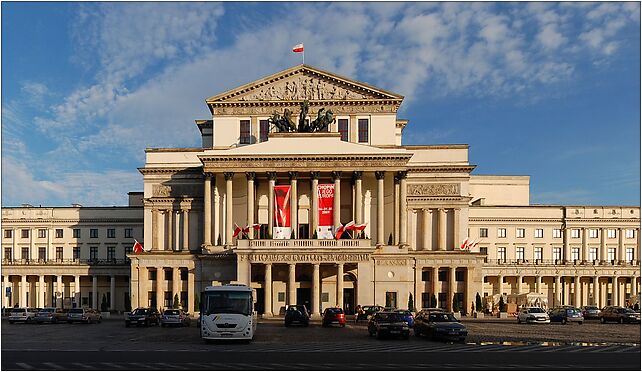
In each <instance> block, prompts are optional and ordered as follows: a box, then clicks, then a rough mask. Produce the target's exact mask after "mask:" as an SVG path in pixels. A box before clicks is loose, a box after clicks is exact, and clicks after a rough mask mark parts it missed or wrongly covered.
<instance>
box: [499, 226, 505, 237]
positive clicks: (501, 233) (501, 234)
mask: <svg viewBox="0 0 642 372" xmlns="http://www.w3.org/2000/svg"><path fill="white" fill-rule="evenodd" d="M497 237H498V238H505V237H506V229H504V228H500V229H497Z"/></svg>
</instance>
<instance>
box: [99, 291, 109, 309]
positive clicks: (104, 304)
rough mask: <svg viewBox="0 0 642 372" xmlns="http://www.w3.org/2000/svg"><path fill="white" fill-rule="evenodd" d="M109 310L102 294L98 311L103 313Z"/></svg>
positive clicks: (105, 296)
mask: <svg viewBox="0 0 642 372" xmlns="http://www.w3.org/2000/svg"><path fill="white" fill-rule="evenodd" d="M108 309H109V305H107V295H106V294H104V293H103V300H102V302H101V303H100V311H102V312H105V311H107V310H108Z"/></svg>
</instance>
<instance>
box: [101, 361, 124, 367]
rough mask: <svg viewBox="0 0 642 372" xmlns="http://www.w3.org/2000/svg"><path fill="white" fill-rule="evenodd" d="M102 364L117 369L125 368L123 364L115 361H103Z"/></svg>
mask: <svg viewBox="0 0 642 372" xmlns="http://www.w3.org/2000/svg"><path fill="white" fill-rule="evenodd" d="M101 364H104V365H106V366H108V367H111V368H115V369H124V368H123V367H122V366H119V365H118V364H115V363H107V362H101Z"/></svg>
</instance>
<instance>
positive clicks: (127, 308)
mask: <svg viewBox="0 0 642 372" xmlns="http://www.w3.org/2000/svg"><path fill="white" fill-rule="evenodd" d="M125 311H132V299H131V298H129V296H125Z"/></svg>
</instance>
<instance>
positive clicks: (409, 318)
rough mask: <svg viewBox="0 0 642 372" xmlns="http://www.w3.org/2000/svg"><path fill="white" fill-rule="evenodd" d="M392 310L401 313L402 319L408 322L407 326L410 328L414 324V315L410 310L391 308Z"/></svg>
mask: <svg viewBox="0 0 642 372" xmlns="http://www.w3.org/2000/svg"><path fill="white" fill-rule="evenodd" d="M393 312H395V313H397V314H399V315H401V317H402V318H403V320H404V321H405V322H406V323H408V327H410V328H412V327H413V325H414V324H415V317H414V315H412V312H411V311H410V310H393Z"/></svg>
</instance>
